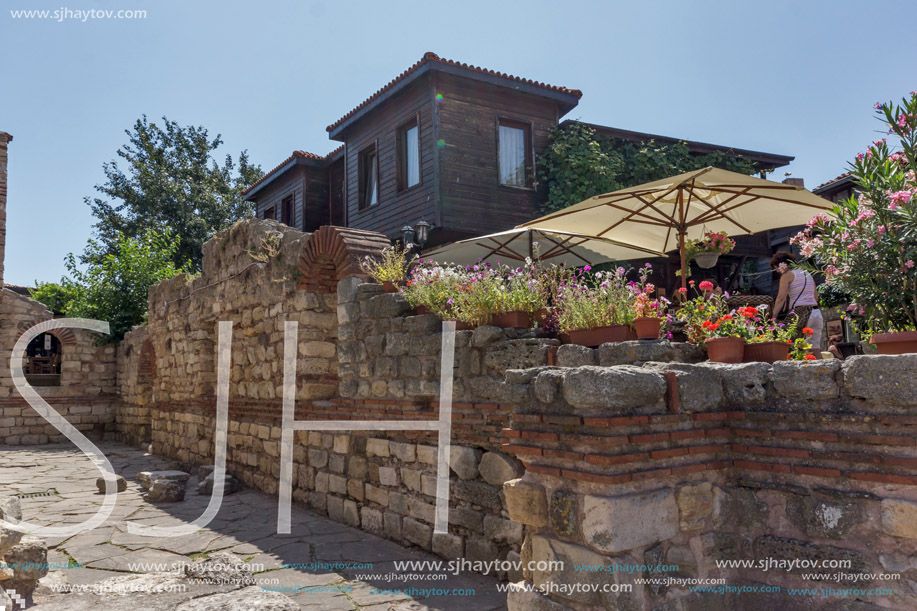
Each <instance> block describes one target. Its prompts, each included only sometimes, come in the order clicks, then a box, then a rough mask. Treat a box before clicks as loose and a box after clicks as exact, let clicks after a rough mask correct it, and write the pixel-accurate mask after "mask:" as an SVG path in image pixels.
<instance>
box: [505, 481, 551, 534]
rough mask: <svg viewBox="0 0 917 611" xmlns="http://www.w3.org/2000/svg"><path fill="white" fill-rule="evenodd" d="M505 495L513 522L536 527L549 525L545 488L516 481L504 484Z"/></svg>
mask: <svg viewBox="0 0 917 611" xmlns="http://www.w3.org/2000/svg"><path fill="white" fill-rule="evenodd" d="M503 494H504V496H505V497H506V508H507V510H508V511H509V518H510V519H511V520H512V521H513V522H517V523H519V524H528V525H529V526H536V527H537V526H547V525H548V499H547V497H546V496H545V491H544V488H542V487H541V486H539V485H537V484H532V483H529V482H526V481H523V480H522V479H514V480H510V481H508V482H506V483H505V484H503Z"/></svg>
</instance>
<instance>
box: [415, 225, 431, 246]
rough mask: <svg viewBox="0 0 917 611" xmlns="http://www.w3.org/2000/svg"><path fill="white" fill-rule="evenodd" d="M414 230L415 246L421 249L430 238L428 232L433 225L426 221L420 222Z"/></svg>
mask: <svg viewBox="0 0 917 611" xmlns="http://www.w3.org/2000/svg"><path fill="white" fill-rule="evenodd" d="M414 229H415V230H416V232H417V245H418V246H420V247H421V248H423V247H424V245H425V244H426V243H427V240H428V239H429V238H430V230H431V229H433V225H432V224H430V223H428V222H426V221H420V222H419V223H417V225H416V226H415V228H414Z"/></svg>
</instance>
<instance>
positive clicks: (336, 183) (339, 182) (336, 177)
mask: <svg viewBox="0 0 917 611" xmlns="http://www.w3.org/2000/svg"><path fill="white" fill-rule="evenodd" d="M328 211H329V215H330V217H331V222H330V223H329V224H330V225H335V226H337V227H344V226H346V225H347V211H346V210H345V203H344V159H343V158H341V159H339V160H337V161H335V162H334V163H332V164H331V165H329V166H328Z"/></svg>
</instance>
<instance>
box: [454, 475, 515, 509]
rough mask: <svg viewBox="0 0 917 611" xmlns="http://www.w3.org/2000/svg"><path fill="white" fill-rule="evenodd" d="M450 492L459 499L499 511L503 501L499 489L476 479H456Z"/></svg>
mask: <svg viewBox="0 0 917 611" xmlns="http://www.w3.org/2000/svg"><path fill="white" fill-rule="evenodd" d="M452 494H453V495H455V498H457V499H459V500H461V501H467V502H469V503H473V504H474V505H480V506H481V507H486V508H487V509H490V510H492V511H500V509H502V507H503V503H502V501H501V500H500V489H499V488H497V487H495V486H491V485H490V484H486V483H484V482H482V481H476V480H458V481H455V482H454V483H453V489H452Z"/></svg>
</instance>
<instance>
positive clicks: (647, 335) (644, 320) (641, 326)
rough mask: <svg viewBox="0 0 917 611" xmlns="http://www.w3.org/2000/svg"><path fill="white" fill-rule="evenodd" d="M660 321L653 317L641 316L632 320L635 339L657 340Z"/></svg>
mask: <svg viewBox="0 0 917 611" xmlns="http://www.w3.org/2000/svg"><path fill="white" fill-rule="evenodd" d="M661 325H662V319H661V318H656V317H655V316H652V317H651V316H641V317H640V318H635V319H634V331H635V332H636V333H637V339H659V327H660V326H661Z"/></svg>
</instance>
